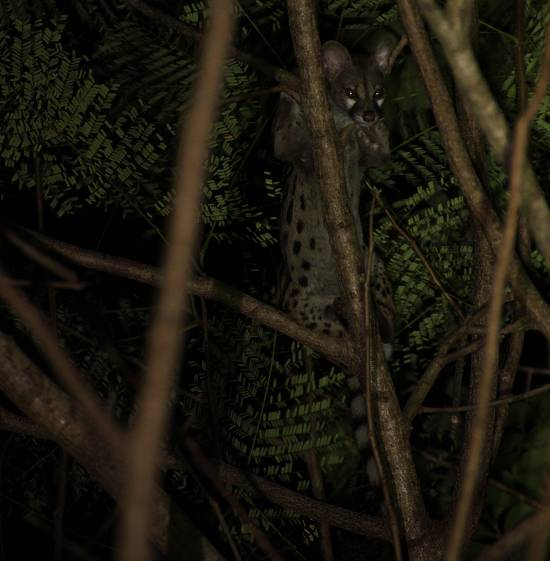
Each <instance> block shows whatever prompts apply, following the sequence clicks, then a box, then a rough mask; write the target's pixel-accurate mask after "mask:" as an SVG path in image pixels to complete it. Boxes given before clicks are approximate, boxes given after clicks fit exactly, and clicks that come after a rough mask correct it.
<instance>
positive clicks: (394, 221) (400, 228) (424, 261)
mask: <svg viewBox="0 0 550 561" xmlns="http://www.w3.org/2000/svg"><path fill="white" fill-rule="evenodd" d="M375 196H376V199H377V201H378V202H379V204H380V206H382V208H383V209H384V212H385V214H386V216H387V217H388V218H389V219H390V222H391V223H392V225H393V227H394V228H395V229H396V230H397V232H398V233H399V234H400V235H401V236H403V237H404V238H405V239H406V240H407V242H408V243H409V245H410V246H411V248H412V250H413V251H414V252H415V253H416V255H417V256H418V258H419V259H420V261H421V262H422V264H423V265H424V267H425V268H426V270H427V271H428V274H429V275H430V277H431V279H432V282H433V283H434V284H435V286H436V287H437V288H438V289H439V290H440V292H441V294H443V297H444V298H445V299H446V300H447V302H449V304H450V305H451V307H452V308H453V310H454V311H455V313H456V314H457V316H458V317H459V318H460V319H461V320H463V319H464V317H465V316H464V312H463V311H462V309H461V308H460V306H459V305H458V304H457V302H456V300H455V299H454V298H453V297H452V296H451V294H449V292H448V291H447V289H446V288H445V287H444V286H443V283H442V282H441V281H440V280H439V277H438V276H437V274H436V272H435V271H434V270H433V267H432V266H431V265H430V262H429V261H428V259H427V258H426V256H425V255H424V252H423V251H422V249H421V248H420V246H419V245H418V243H417V241H416V240H415V239H414V238H413V237H412V236H411V235H410V234H409V233H408V232H407V230H406V229H405V228H404V227H403V226H401V224H399V222H398V220H397V218H396V216H395V215H394V213H393V212H392V211H391V210H390V209H389V208H387V207H386V206H385V205H383V203H382V201H381V200H380V196H379V195H378V194H377V193H375Z"/></svg>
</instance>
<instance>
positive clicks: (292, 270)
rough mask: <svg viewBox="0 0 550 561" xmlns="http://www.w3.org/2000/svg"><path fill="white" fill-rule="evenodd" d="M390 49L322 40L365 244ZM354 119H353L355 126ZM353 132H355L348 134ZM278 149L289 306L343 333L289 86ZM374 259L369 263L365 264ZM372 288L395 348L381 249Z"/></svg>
mask: <svg viewBox="0 0 550 561" xmlns="http://www.w3.org/2000/svg"><path fill="white" fill-rule="evenodd" d="M390 54H391V49H390V47H389V46H388V45H386V44H382V45H381V46H380V47H379V48H378V50H377V51H376V52H374V53H373V54H370V55H368V56H367V55H357V56H352V55H351V54H350V53H349V52H348V50H347V49H346V48H345V47H344V46H343V45H341V44H340V43H338V42H337V41H328V42H326V43H324V45H323V46H322V63H323V68H324V73H325V77H326V87H327V93H328V98H329V102H330V107H331V112H332V117H333V119H334V124H335V127H336V131H337V133H339V134H338V135H337V137H338V138H339V139H340V141H341V142H343V139H344V138H345V139H346V140H345V142H344V143H343V145H342V147H341V148H342V150H341V153H342V157H343V164H342V165H343V172H344V176H345V181H346V187H347V195H348V199H349V205H350V210H351V212H352V215H353V220H354V224H355V227H356V229H357V235H358V237H359V240H360V242H361V245H362V247H363V250H364V255H365V261H366V260H367V251H366V248H365V244H364V241H363V231H362V227H361V220H360V216H359V197H360V191H361V180H362V177H363V174H364V171H365V170H366V168H367V167H369V166H376V165H380V164H382V163H383V162H385V161H386V160H387V159H388V158H389V139H388V136H389V134H388V129H387V127H386V125H385V124H384V121H383V118H382V111H381V109H382V105H383V103H384V77H385V75H386V74H388V72H389V70H390ZM350 125H351V126H350ZM346 131H351V133H350V134H344V133H345V132H346ZM273 135H274V153H275V156H276V157H277V158H279V159H281V160H283V161H286V162H289V163H291V164H292V169H291V173H290V176H289V181H288V189H287V192H286V196H285V199H284V203H283V210H282V216H281V234H280V239H281V247H282V253H283V258H284V267H285V276H286V279H287V284H286V287H285V289H284V291H283V294H282V307H283V308H284V309H286V310H287V311H288V313H289V314H290V315H291V316H292V317H293V318H294V319H296V320H297V321H298V322H300V323H302V324H303V325H304V326H305V327H308V328H309V329H312V330H315V331H318V332H321V333H324V334H326V335H332V336H342V335H343V334H344V333H345V331H346V321H345V319H344V317H343V313H342V290H341V286H340V281H339V278H338V275H337V272H336V264H335V259H334V254H333V251H332V248H331V244H330V239H329V233H328V231H327V228H326V226H325V222H324V218H323V210H322V204H321V200H320V195H319V187H318V185H317V181H316V178H315V174H314V171H313V163H312V154H311V143H310V140H309V134H308V131H307V128H306V125H305V122H304V117H303V112H302V109H301V107H300V104H299V103H298V102H297V101H296V100H294V99H293V98H292V97H290V96H289V95H287V94H286V93H282V94H281V96H280V99H279V104H278V108H277V112H276V115H275V119H274V123H273ZM366 265H367V264H366ZM371 270H372V275H371V278H372V286H371V290H372V294H373V300H374V302H375V307H376V314H377V317H378V322H379V325H380V331H381V335H382V340H383V342H384V344H385V349H386V351H388V350H389V347H390V345H391V340H392V338H393V333H394V318H395V308H394V304H393V299H392V291H391V288H390V285H389V283H388V281H387V279H386V275H385V274H384V265H383V262H382V261H381V260H380V259H379V258H378V257H377V256H376V255H375V257H374V263H373V264H372V268H371ZM348 385H349V387H350V390H351V393H352V396H351V412H352V417H353V419H354V423H355V427H356V428H355V438H356V441H357V444H358V446H359V447H360V448H361V449H364V448H365V447H366V446H367V443H368V436H367V435H368V433H367V430H366V428H367V427H366V406H365V400H364V398H363V394H362V391H361V386H360V383H359V380H358V379H357V378H356V377H353V376H350V377H349V378H348Z"/></svg>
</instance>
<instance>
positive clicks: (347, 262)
mask: <svg viewBox="0 0 550 561" xmlns="http://www.w3.org/2000/svg"><path fill="white" fill-rule="evenodd" d="M288 19H289V26H290V30H291V34H292V41H293V43H294V51H295V54H296V60H297V62H298V68H299V71H300V78H301V85H302V90H301V93H302V99H303V104H302V109H303V112H304V116H305V120H306V125H307V127H308V131H309V134H310V138H311V147H312V153H313V161H314V168H315V173H316V176H317V179H318V184H319V195H320V197H321V200H322V202H323V209H324V217H325V223H326V228H327V230H328V232H329V240H330V242H331V247H332V251H333V253H334V257H335V262H336V268H337V270H338V276H339V278H340V280H341V284H342V294H343V296H344V301H345V303H346V310H347V315H348V320H349V325H350V333H351V336H352V340H353V341H354V342H355V344H357V342H358V341H359V339H360V334H361V324H362V321H363V319H362V318H363V317H364V313H363V312H364V310H363V308H364V306H363V298H362V286H361V285H360V282H359V272H363V273H364V264H363V260H362V259H361V256H360V251H359V240H358V238H357V231H356V228H355V226H354V224H353V217H352V215H351V210H350V208H349V205H348V204H346V201H347V191H346V184H345V178H344V174H343V172H342V167H341V165H340V160H341V158H340V154H339V152H338V149H337V146H336V132H335V128H334V123H333V121H332V119H331V118H329V115H330V110H329V104H328V98H327V94H326V88H325V81H324V75H323V71H322V68H323V67H322V64H321V45H320V42H319V32H318V30H317V23H316V20H315V10H314V8H313V2H312V0H291V1H289V2H288Z"/></svg>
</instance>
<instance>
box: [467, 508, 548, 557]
mask: <svg viewBox="0 0 550 561" xmlns="http://www.w3.org/2000/svg"><path fill="white" fill-rule="evenodd" d="M549 524H550V508H545V509H544V510H543V511H542V512H540V513H538V514H536V515H535V516H530V517H529V518H527V519H525V520H524V521H523V522H521V523H520V524H518V525H517V526H516V527H515V528H514V529H513V530H511V531H510V532H508V533H507V534H505V535H504V536H503V537H502V538H500V539H499V540H498V541H497V542H495V543H494V544H492V545H490V546H489V547H487V548H485V549H484V550H483V551H482V552H481V554H480V555H479V557H477V558H476V561H497V560H498V559H503V558H507V557H508V556H509V555H510V553H511V552H512V551H514V550H515V549H517V548H518V547H519V546H520V545H521V544H522V543H523V542H524V541H526V540H528V539H529V538H530V537H531V536H533V535H534V534H536V533H537V532H540V531H541V530H545V529H547V528H548V525H549Z"/></svg>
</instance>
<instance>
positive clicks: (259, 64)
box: [126, 0, 299, 91]
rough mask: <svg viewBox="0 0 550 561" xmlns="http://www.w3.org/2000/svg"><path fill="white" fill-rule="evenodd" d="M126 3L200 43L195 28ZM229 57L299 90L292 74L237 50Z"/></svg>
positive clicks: (134, 0)
mask: <svg viewBox="0 0 550 561" xmlns="http://www.w3.org/2000/svg"><path fill="white" fill-rule="evenodd" d="M126 3H127V4H128V5H129V6H131V7H132V8H134V9H136V10H137V11H139V12H141V13H142V14H144V15H145V16H147V17H148V18H151V19H152V20H154V21H156V22H157V23H159V24H161V25H163V26H164V27H167V28H168V29H171V30H172V31H174V32H175V33H177V34H178V35H182V36H184V37H188V38H189V39H191V40H193V41H195V42H200V41H201V38H202V33H201V32H200V31H199V30H197V29H196V28H195V27H193V26H191V25H188V24H186V23H184V22H183V21H180V20H178V19H176V18H173V17H172V16H170V15H168V14H167V13H165V12H163V11H161V10H158V9H157V8H153V7H152V6H149V4H147V3H146V2H144V1H143V0H126ZM230 56H234V57H235V58H238V59H239V60H241V61H242V62H244V63H246V64H250V66H253V67H254V68H255V69H256V70H259V71H260V72H262V73H263V74H265V75H266V76H267V77H269V78H272V79H274V80H277V81H278V82H280V83H281V84H285V85H287V86H289V87H290V88H291V89H292V90H295V91H297V90H298V89H299V87H298V80H297V78H296V76H295V75H294V74H292V73H290V72H288V71H286V70H283V69H282V68H279V67H277V66H275V65H273V64H271V63H269V62H267V61H266V60H263V59H260V58H258V57H256V56H254V55H252V54H250V53H248V52H246V51H242V50H240V49H237V48H232V49H231V52H230Z"/></svg>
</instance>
